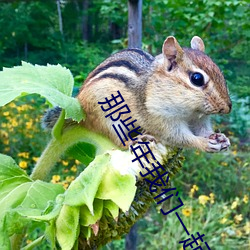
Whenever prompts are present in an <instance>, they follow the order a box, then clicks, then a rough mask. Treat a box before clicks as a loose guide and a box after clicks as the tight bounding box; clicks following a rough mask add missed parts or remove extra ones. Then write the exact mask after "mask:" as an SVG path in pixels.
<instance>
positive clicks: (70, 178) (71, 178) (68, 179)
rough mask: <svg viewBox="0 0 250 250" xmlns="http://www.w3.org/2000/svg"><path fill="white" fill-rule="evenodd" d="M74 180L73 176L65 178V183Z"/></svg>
mask: <svg viewBox="0 0 250 250" xmlns="http://www.w3.org/2000/svg"><path fill="white" fill-rule="evenodd" d="M74 179H75V176H67V177H66V181H67V182H72V181H73V180H74Z"/></svg>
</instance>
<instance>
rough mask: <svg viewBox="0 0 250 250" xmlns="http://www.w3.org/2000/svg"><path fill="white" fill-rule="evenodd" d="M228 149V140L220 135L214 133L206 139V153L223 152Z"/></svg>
mask: <svg viewBox="0 0 250 250" xmlns="http://www.w3.org/2000/svg"><path fill="white" fill-rule="evenodd" d="M229 147H230V141H229V139H228V138H227V137H226V136H225V135H224V134H221V133H215V134H212V135H210V136H209V138H208V148H207V152H211V153H216V152H220V151H225V150H227V149H228V148H229Z"/></svg>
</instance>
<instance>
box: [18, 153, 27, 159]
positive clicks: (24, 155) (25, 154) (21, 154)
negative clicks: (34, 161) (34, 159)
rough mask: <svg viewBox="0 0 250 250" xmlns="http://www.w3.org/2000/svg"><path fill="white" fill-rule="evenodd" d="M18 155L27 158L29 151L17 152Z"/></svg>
mask: <svg viewBox="0 0 250 250" xmlns="http://www.w3.org/2000/svg"><path fill="white" fill-rule="evenodd" d="M18 156H19V157H23V158H26V159H28V158H29V152H21V153H18Z"/></svg>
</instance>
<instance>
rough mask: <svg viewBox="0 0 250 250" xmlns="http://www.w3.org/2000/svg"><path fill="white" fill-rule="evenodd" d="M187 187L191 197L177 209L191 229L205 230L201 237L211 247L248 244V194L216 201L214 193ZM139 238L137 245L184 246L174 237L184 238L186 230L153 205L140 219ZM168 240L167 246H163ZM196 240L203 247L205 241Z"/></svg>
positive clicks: (224, 249)
mask: <svg viewBox="0 0 250 250" xmlns="http://www.w3.org/2000/svg"><path fill="white" fill-rule="evenodd" d="M195 189H198V187H197V186H193V187H192V188H191V190H190V192H191V193H192V195H193V197H190V198H189V199H187V198H186V199H185V207H183V208H182V209H181V211H180V212H179V215H180V217H181V218H182V220H183V223H184V225H185V226H186V227H187V229H188V231H189V233H190V232H193V233H194V232H195V234H194V235H195V236H196V237H197V235H196V232H199V233H200V234H204V235H205V237H204V241H206V242H207V243H208V244H209V247H210V248H211V249H218V250H233V249H235V250H240V249H247V248H248V247H249V242H248V237H249V233H250V231H249V230H250V222H249V220H248V218H247V217H246V216H247V213H246V211H247V209H248V206H249V201H248V196H245V198H244V199H239V198H236V199H235V200H234V201H232V202H230V203H225V202H219V201H217V200H216V196H214V194H213V193H210V194H209V195H199V196H197V195H196V194H195V193H196V192H197V191H192V190H195ZM139 234H140V238H139V239H140V240H139V245H138V249H150V250H154V249H183V248H182V244H178V241H176V239H180V240H185V239H187V238H189V237H187V234H186V233H185V231H184V230H183V228H182V226H181V224H180V223H179V221H178V219H177V217H176V216H175V215H174V214H171V215H170V216H168V217H162V215H161V214H160V213H159V212H157V211H155V209H153V208H152V211H151V213H150V214H148V216H146V217H145V219H144V220H143V221H142V222H141V223H139ZM166 241H167V246H166ZM199 244H200V245H201V246H202V247H203V246H204V247H205V245H204V243H201V242H199Z"/></svg>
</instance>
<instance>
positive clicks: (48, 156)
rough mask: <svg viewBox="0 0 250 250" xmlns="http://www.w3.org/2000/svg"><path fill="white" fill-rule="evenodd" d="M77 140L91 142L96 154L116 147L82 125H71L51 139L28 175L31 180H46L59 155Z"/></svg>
mask: <svg viewBox="0 0 250 250" xmlns="http://www.w3.org/2000/svg"><path fill="white" fill-rule="evenodd" d="M78 142H86V143H90V144H93V145H94V146H95V147H96V155H99V154H102V153H104V152H105V151H106V150H111V149H117V146H116V145H114V144H113V143H112V142H111V141H110V140H108V139H107V138H105V137H103V136H102V135H100V134H97V133H95V132H92V131H90V130H88V129H86V128H84V127H82V126H78V125H76V126H72V127H70V128H67V129H65V130H64V131H63V134H62V135H61V137H60V138H57V139H56V138H52V139H51V141H50V142H49V144H48V145H47V147H46V149H45V150H44V151H43V153H42V155H41V157H40V158H39V160H38V162H37V164H36V166H35V168H34V169H33V172H32V174H31V176H30V177H31V178H32V179H33V180H37V179H39V180H46V178H47V177H48V176H49V173H50V171H51V170H52V169H53V167H54V166H55V164H56V162H57V161H58V160H59V159H60V157H61V155H62V154H63V153H64V152H65V151H66V150H67V149H68V148H69V147H70V146H72V145H74V144H75V143H78Z"/></svg>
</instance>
